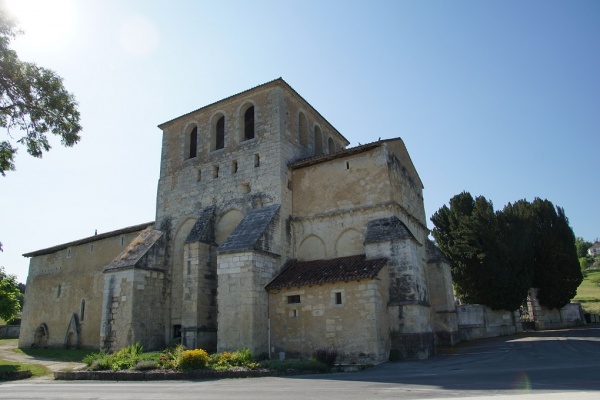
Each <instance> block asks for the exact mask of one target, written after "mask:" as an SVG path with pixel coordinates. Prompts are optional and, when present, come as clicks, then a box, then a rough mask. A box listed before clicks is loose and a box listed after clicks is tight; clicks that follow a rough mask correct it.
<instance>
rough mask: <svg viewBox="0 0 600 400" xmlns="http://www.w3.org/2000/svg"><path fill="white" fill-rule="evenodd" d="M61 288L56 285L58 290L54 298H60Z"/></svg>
mask: <svg viewBox="0 0 600 400" xmlns="http://www.w3.org/2000/svg"><path fill="white" fill-rule="evenodd" d="M61 289H62V287H61V286H60V284H59V285H58V289H57V290H56V298H57V299H58V298H59V297H60V291H61Z"/></svg>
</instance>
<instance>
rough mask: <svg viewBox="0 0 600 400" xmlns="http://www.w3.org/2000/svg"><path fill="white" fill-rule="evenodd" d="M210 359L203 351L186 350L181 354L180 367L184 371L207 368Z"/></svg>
mask: <svg viewBox="0 0 600 400" xmlns="http://www.w3.org/2000/svg"><path fill="white" fill-rule="evenodd" d="M209 359H210V357H209V356H208V353H207V352H206V351H204V350H202V349H195V350H186V351H184V352H183V353H182V354H181V360H180V362H179V367H180V368H181V369H184V370H188V369H201V368H205V367H206V363H207V362H208V360H209Z"/></svg>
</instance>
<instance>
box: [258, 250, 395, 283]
mask: <svg viewBox="0 0 600 400" xmlns="http://www.w3.org/2000/svg"><path fill="white" fill-rule="evenodd" d="M386 263H387V259H385V258H376V259H372V260H367V259H366V256H365V255H358V256H349V257H340V258H334V259H332V260H315V261H295V262H292V263H291V264H290V265H289V266H288V267H287V268H286V269H284V270H283V271H282V272H281V273H280V274H279V275H278V276H277V277H275V279H273V280H272V281H271V282H270V283H269V284H268V285H267V286H266V289H267V290H273V289H280V288H285V287H297V286H306V285H318V284H322V283H330V282H347V281H357V280H360V279H373V278H375V277H376V276H377V274H378V273H379V271H380V270H381V268H383V266H384V265H385V264H386Z"/></svg>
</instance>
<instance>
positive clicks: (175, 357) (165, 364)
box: [158, 344, 185, 369]
mask: <svg viewBox="0 0 600 400" xmlns="http://www.w3.org/2000/svg"><path fill="white" fill-rule="evenodd" d="M184 350H185V349H184V348H183V346H182V345H180V344H178V345H176V346H175V347H168V348H166V349H165V350H164V351H163V352H162V353H161V354H160V358H159V360H158V364H159V366H160V367H161V368H164V369H179V363H180V362H181V355H182V354H183V352H184Z"/></svg>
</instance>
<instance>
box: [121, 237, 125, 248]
mask: <svg viewBox="0 0 600 400" xmlns="http://www.w3.org/2000/svg"><path fill="white" fill-rule="evenodd" d="M124 244H125V238H124V237H123V236H121V246H123V245H124Z"/></svg>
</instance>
